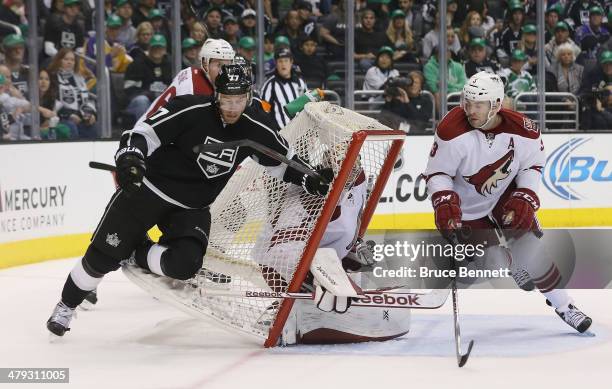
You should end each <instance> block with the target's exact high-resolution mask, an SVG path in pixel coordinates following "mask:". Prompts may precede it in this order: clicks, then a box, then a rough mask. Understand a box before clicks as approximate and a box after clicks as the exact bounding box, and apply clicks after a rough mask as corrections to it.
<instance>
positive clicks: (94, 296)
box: [79, 289, 98, 311]
mask: <svg viewBox="0 0 612 389" xmlns="http://www.w3.org/2000/svg"><path fill="white" fill-rule="evenodd" d="M97 302H98V291H97V290H96V289H94V290H92V291H91V292H89V293H88V294H87V296H85V300H83V302H82V303H81V305H79V307H80V308H81V309H83V310H85V311H89V310H91V309H93V308H94V306H95V305H96V303H97Z"/></svg>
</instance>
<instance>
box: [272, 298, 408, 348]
mask: <svg viewBox="0 0 612 389" xmlns="http://www.w3.org/2000/svg"><path fill="white" fill-rule="evenodd" d="M410 311H411V310H410V309H402V308H372V307H351V309H349V310H348V311H347V312H346V313H343V314H337V313H334V312H329V313H328V312H323V311H321V310H319V309H317V308H316V307H315V306H314V304H313V302H312V301H310V300H296V301H295V303H294V305H293V309H292V311H291V314H290V318H289V320H287V323H286V324H285V327H284V328H283V335H282V344H283V345H291V344H336V343H360V342H371V341H383V340H389V339H394V338H398V337H400V336H403V335H405V334H406V333H408V332H409V331H410V317H411V312H410Z"/></svg>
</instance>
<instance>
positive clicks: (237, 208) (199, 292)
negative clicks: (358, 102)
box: [141, 102, 405, 347]
mask: <svg viewBox="0 0 612 389" xmlns="http://www.w3.org/2000/svg"><path fill="white" fill-rule="evenodd" d="M281 134H282V135H283V136H284V137H285V138H286V139H287V140H288V141H289V143H290V145H291V146H292V148H293V150H294V151H295V153H297V154H298V155H300V156H301V157H302V158H303V159H304V160H305V161H308V162H309V163H310V164H311V166H315V167H317V168H321V167H330V168H332V169H333V172H334V180H333V182H332V185H331V189H330V191H329V193H328V194H327V196H326V197H318V196H311V195H308V194H306V193H304V192H303V191H302V190H301V188H299V187H296V186H294V185H290V184H286V183H284V182H283V181H281V180H278V179H276V178H274V177H272V176H270V175H268V174H267V172H266V170H265V169H264V168H263V167H262V166H260V165H258V164H257V163H256V162H255V161H252V160H247V161H246V162H245V163H243V164H242V166H241V167H240V169H239V170H238V171H237V172H236V173H235V174H234V175H233V176H232V178H231V179H230V181H229V183H228V185H227V186H226V187H225V189H224V190H223V191H222V193H221V194H220V195H219V197H218V198H217V200H216V201H215V203H214V204H213V206H212V207H211V214H212V226H211V231H210V237H209V238H210V239H209V245H208V249H207V252H206V255H205V257H204V264H203V269H202V271H201V272H200V273H199V274H198V275H197V276H196V278H195V279H193V280H190V281H189V282H188V283H187V284H188V285H189V287H186V288H183V289H182V290H181V293H174V294H172V293H170V294H168V293H165V294H164V293H161V294H160V293H156V292H160V290H159V288H157V289H158V290H157V291H155V290H151V289H153V288H148V289H149V290H150V291H151V292H153V293H154V294H158V295H159V297H161V298H163V299H165V300H173V301H170V302H171V303H174V305H177V306H178V307H180V308H184V309H186V310H187V311H189V312H190V313H192V314H193V313H196V314H198V315H201V316H204V317H207V318H212V319H215V320H216V321H218V322H221V323H223V326H224V327H226V328H231V329H235V330H239V331H241V332H244V333H246V334H249V335H252V336H254V337H256V338H257V339H259V340H260V341H262V342H264V345H265V346H266V347H270V346H275V345H277V343H278V340H279V336H280V334H281V331H282V329H283V326H284V324H285V321H286V320H287V317H288V315H289V312H290V311H291V308H292V305H293V300H292V299H279V298H273V296H274V292H299V291H300V289H301V287H302V284H303V282H304V280H305V278H306V276H307V274H308V271H309V268H310V263H311V261H312V258H313V255H314V253H315V251H316V250H317V248H318V246H319V241H320V240H321V237H322V236H323V233H324V231H325V228H326V225H327V224H328V223H329V221H330V219H331V218H332V215H333V213H334V211H335V209H336V205H337V203H338V202H339V200H340V199H341V198H342V196H343V195H345V194H346V193H347V189H349V188H350V187H351V186H352V185H353V183H354V182H355V180H356V179H358V177H359V176H361V179H362V180H363V178H365V180H366V182H367V198H366V203H365V207H364V209H363V212H362V214H361V222H360V224H359V225H356V226H355V228H356V232H355V234H357V233H358V234H359V235H363V233H364V232H365V229H366V228H367V226H368V224H369V222H370V219H371V217H372V214H373V213H374V210H375V208H376V205H377V203H378V200H379V198H380V195H381V193H382V190H383V188H384V186H385V183H386V181H387V179H388V177H389V175H390V173H391V171H392V169H393V166H394V164H395V162H396V160H397V157H398V155H399V153H400V151H401V147H402V144H403V141H404V138H405V134H404V133H403V132H401V131H395V130H391V129H389V128H387V127H385V126H383V125H382V124H380V123H379V122H377V121H376V120H374V119H371V118H368V117H366V116H363V115H360V114H358V113H356V112H353V111H351V110H348V109H345V108H342V107H340V106H337V105H333V104H330V103H328V102H320V103H309V104H307V105H306V107H305V109H304V111H303V112H301V113H300V114H299V115H298V116H297V117H296V118H295V119H294V120H292V121H291V122H290V123H289V125H288V126H287V127H286V128H284V129H283V130H282V131H281ZM364 176H365V177H364ZM357 229H358V231H357ZM350 233H353V232H352V231H351V232H350ZM141 286H142V285H141ZM247 295H250V296H253V295H257V296H261V298H253V297H247ZM164 296H165V298H164ZM168 296H170V298H168ZM172 296H173V297H172Z"/></svg>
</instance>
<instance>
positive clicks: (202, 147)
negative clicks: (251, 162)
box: [193, 139, 327, 182]
mask: <svg viewBox="0 0 612 389" xmlns="http://www.w3.org/2000/svg"><path fill="white" fill-rule="evenodd" d="M234 147H248V148H251V149H253V150H256V151H259V152H260V153H262V154H264V155H266V156H268V157H270V158H272V159H274V160H276V161H278V162H281V163H284V164H285V165H287V166H289V167H291V168H293V169H295V170H297V171H298V172H300V173H302V174H306V175H308V176H310V177H314V178H316V179H318V180H321V181H324V182H327V180H326V179H325V178H324V177H323V176H321V175H320V174H319V173H317V172H315V171H314V170H312V169H309V168H308V167H307V166H304V165H302V164H301V163H299V162H296V161H293V160H291V159H289V158H287V157H285V156H284V155H282V154H281V153H279V152H277V151H275V150H272V149H271V148H269V147H267V146H264V145H262V144H260V143H257V142H255V141H253V140H251V139H241V140H235V141H231V142H224V143H202V144H199V145H196V146H194V147H193V152H194V153H207V152H215V151H221V150H223V149H230V148H234Z"/></svg>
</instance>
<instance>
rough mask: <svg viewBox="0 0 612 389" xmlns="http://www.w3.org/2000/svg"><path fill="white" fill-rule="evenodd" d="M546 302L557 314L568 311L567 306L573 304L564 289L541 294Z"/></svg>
mask: <svg viewBox="0 0 612 389" xmlns="http://www.w3.org/2000/svg"><path fill="white" fill-rule="evenodd" d="M542 294H543V295H544V296H546V298H547V299H548V301H550V303H551V304H552V305H553V307H555V309H557V310H558V311H559V312H564V311H566V310H567V309H568V306H569V304H572V303H573V300H572V298H571V297H570V296H569V295H568V294H567V291H566V290H565V289H553V290H551V291H550V292H546V293H542Z"/></svg>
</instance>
